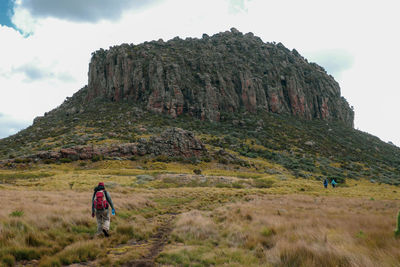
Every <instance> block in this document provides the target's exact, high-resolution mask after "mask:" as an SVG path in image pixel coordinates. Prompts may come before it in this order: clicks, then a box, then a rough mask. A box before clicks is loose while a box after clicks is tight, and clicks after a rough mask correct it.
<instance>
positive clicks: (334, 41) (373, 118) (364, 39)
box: [0, 0, 400, 146]
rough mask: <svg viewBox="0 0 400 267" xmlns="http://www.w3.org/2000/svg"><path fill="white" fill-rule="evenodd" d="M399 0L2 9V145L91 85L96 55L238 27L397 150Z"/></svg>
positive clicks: (165, 0)
mask: <svg viewBox="0 0 400 267" xmlns="http://www.w3.org/2000/svg"><path fill="white" fill-rule="evenodd" d="M398 2H399V1H398V0H380V1H375V0H373V1H372V0H351V1H349V0H336V1H327V0H302V1H298V0H280V1H276V0H202V1H197V0H85V1H82V0H68V1H64V0H0V138H3V137H6V136H9V135H11V134H15V133H16V132H18V131H19V130H21V129H23V128H25V127H27V126H29V125H31V124H32V122H33V119H34V118H35V117H37V116H42V115H43V114H44V113H45V112H47V111H50V110H51V109H53V108H56V107H57V106H59V105H60V104H61V103H62V102H63V101H64V100H65V98H66V97H69V96H72V94H74V93H75V92H77V91H78V90H79V89H80V88H82V87H84V86H85V85H86V84H87V82H88V77H87V73H88V64H89V61H90V57H91V53H92V52H94V51H96V50H98V49H100V48H104V49H107V48H109V47H110V46H113V45H119V44H122V43H133V44H139V43H142V42H144V41H151V40H158V39H159V38H162V39H163V40H164V41H167V40H169V39H172V38H174V37H176V36H179V37H180V38H186V37H198V38H201V36H202V34H203V33H207V34H208V35H213V34H215V33H218V32H221V31H226V30H229V29H230V28H231V27H235V28H237V29H238V30H239V31H241V32H244V33H246V32H253V33H254V34H255V35H256V36H259V37H260V38H261V39H262V40H263V41H264V42H273V41H274V42H282V43H283V44H284V45H285V46H286V47H287V48H289V49H293V48H295V49H296V50H297V51H298V52H299V53H300V54H302V55H303V56H304V57H306V58H307V59H308V60H309V61H311V62H316V63H317V64H319V65H321V66H322V67H324V68H325V69H326V70H327V72H328V73H329V74H331V75H332V76H333V77H334V78H335V79H336V80H337V81H338V82H339V84H340V87H341V92H342V96H344V97H345V98H346V99H347V101H348V102H349V103H350V105H351V106H353V107H354V111H355V128H356V129H359V130H362V131H364V132H368V133H370V134H373V135H375V136H378V137H379V138H381V139H382V140H383V141H385V142H388V141H391V142H393V143H394V144H396V145H397V146H400V134H399V133H400V117H399V115H400V112H399V111H400V105H399V104H398V102H399V100H400V88H399V87H400V83H399V82H398V77H400V75H399V71H400V68H399V66H398V64H399V63H400V53H399V52H398V49H399V48H400V35H399V26H400V16H398V10H400V9H399V7H400V3H398Z"/></svg>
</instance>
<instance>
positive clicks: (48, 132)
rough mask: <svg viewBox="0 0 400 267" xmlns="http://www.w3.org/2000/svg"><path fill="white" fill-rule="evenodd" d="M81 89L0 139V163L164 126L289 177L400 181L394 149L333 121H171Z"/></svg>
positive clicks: (131, 138) (244, 116)
mask: <svg viewBox="0 0 400 267" xmlns="http://www.w3.org/2000/svg"><path fill="white" fill-rule="evenodd" d="M85 92H86V90H85V88H84V89H83V90H81V91H80V92H78V93H77V94H75V95H74V96H73V97H72V98H69V99H67V100H66V101H65V102H64V103H63V104H62V105H61V106H60V107H59V108H57V109H55V110H53V111H51V112H49V113H47V114H46V116H44V117H40V118H37V119H36V120H35V123H34V124H33V125H32V126H31V127H28V128H27V129H25V130H23V131H21V132H20V133H18V134H16V135H14V136H11V137H9V138H5V139H2V140H0V158H2V159H3V160H7V159H14V162H16V163H18V162H20V163H23V164H24V163H25V164H32V163H29V160H23V158H24V157H25V156H27V155H31V154H35V153H38V152H39V151H52V150H57V149H60V148H68V147H73V146H77V145H81V146H82V145H93V146H96V145H112V144H123V143H132V142H137V141H138V140H139V139H141V138H147V139H148V138H149V137H150V136H157V135H159V134H160V133H161V132H162V131H164V130H165V129H167V128H170V127H179V128H182V129H185V130H189V131H192V132H193V133H194V134H195V136H196V137H197V138H199V139H200V140H201V141H202V142H203V143H204V144H206V145H207V148H208V150H209V151H210V152H212V151H218V150H221V149H223V150H225V151H227V152H228V153H230V154H233V155H236V156H239V157H242V159H244V161H248V162H250V161H252V159H257V158H258V159H263V160H267V161H268V162H270V163H271V164H274V165H276V166H279V167H280V168H284V169H286V170H288V171H290V172H291V173H292V174H293V175H294V176H296V177H300V178H310V179H324V178H326V177H329V178H336V180H337V181H339V182H341V183H344V182H345V180H346V179H362V178H364V179H368V180H373V181H375V182H383V183H387V184H394V185H397V184H399V183H400V149H399V148H397V147H396V146H394V145H391V144H388V143H384V142H382V141H381V140H379V139H378V138H377V137H374V136H372V135H370V134H367V133H364V132H361V131H358V130H355V129H353V128H351V127H347V126H345V125H343V124H342V123H340V122H326V121H321V120H312V121H307V120H302V119H300V118H297V117H292V116H284V115H277V114H271V113H263V112H259V113H258V114H249V113H246V112H242V113H226V114H222V116H221V121H220V122H209V121H201V120H198V119H193V118H191V117H188V116H184V115H183V116H180V117H178V118H171V117H168V116H166V115H159V114H155V113H151V112H148V111H144V110H142V109H141V108H140V107H137V106H134V105H132V103H128V102H119V103H115V102H110V101H105V100H97V101H95V102H92V103H86V104H85V101H84V98H85ZM145 157H147V158H152V156H151V155H149V156H145ZM97 160H98V159H97ZM165 160H174V161H182V160H186V161H187V160H189V161H193V162H202V161H203V162H204V161H210V160H215V161H219V162H220V163H227V160H226V159H225V158H223V157H220V156H219V154H218V153H210V156H209V157H207V158H204V157H203V158H197V159H196V158H192V159H182V158H175V159H174V158H172V159H171V158H169V159H165ZM48 163H51V161H49V162H48ZM238 164H239V163H238ZM240 164H242V165H243V162H242V163H240ZM256 165H257V164H256ZM258 168H262V167H261V166H258ZM265 172H272V173H273V172H275V170H274V169H272V170H270V169H266V170H265Z"/></svg>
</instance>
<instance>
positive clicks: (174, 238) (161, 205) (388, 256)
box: [0, 159, 400, 266]
mask: <svg viewBox="0 0 400 267" xmlns="http://www.w3.org/2000/svg"><path fill="white" fill-rule="evenodd" d="M254 162H255V163H256V165H257V169H256V168H242V167H238V168H234V166H229V165H221V164H218V163H215V162H210V163H204V162H203V163H201V164H198V165H193V164H180V163H164V162H162V163H161V162H152V161H100V162H81V161H79V162H72V163H67V164H61V165H36V166H35V167H31V168H21V169H16V170H0V177H2V178H3V179H4V181H0V182H2V183H1V184H0V203H2V209H0V264H3V265H9V266H12V265H13V264H15V263H18V264H20V263H23V262H24V261H28V263H32V262H33V261H34V260H38V264H40V265H42V266H59V265H62V264H71V263H74V262H82V261H83V262H84V261H90V262H91V264H93V265H105V266H107V265H108V266H118V265H121V264H123V263H124V262H127V261H131V260H132V259H137V258H140V257H144V256H145V255H146V254H147V253H148V251H149V250H150V249H151V247H152V244H153V243H154V242H155V237H154V236H155V235H157V231H158V230H159V229H160V225H163V223H165V220H166V218H167V217H168V216H172V215H171V214H177V217H176V221H175V222H174V223H173V224H172V225H171V227H173V228H174V229H173V231H172V233H171V236H170V237H169V244H168V245H167V246H166V247H165V248H164V249H163V251H162V253H161V254H160V255H159V257H158V258H157V262H158V263H160V264H162V265H172V266H174V265H189V266H190V265H196V264H197V265H199V266H260V265H263V266H400V252H399V250H398V246H399V245H400V243H399V242H400V241H399V240H397V239H395V238H394V234H393V231H394V229H395V224H396V222H395V219H396V216H397V212H398V207H399V204H400V202H399V198H400V197H399V194H400V191H399V189H398V187H396V186H390V185H384V184H376V183H370V182H368V181H365V180H360V181H353V180H348V181H347V185H346V186H345V187H338V188H335V189H332V188H329V189H324V188H323V186H322V182H320V181H316V180H314V179H295V178H294V177H292V176H291V175H290V174H289V173H288V172H286V171H285V170H284V169H276V168H274V166H273V165H271V164H270V163H268V162H265V161H264V160H260V159H254ZM264 167H266V168H274V169H276V170H278V171H279V173H278V174H268V173H264V171H263V170H264V169H263V168H264ZM194 169H201V170H202V173H203V175H204V176H196V175H194V174H193V170H194ZM143 174H147V175H151V176H153V177H154V178H155V180H154V181H148V182H145V183H138V182H137V178H136V176H137V175H143ZM189 174H190V175H189ZM179 175H183V177H184V179H186V180H187V182H185V183H183V182H182V183H178V182H171V179H169V180H168V179H166V178H171V177H180V176H179ZM196 179H199V181H200V182H196V181H192V180H196ZM220 179H223V180H224V181H226V183H227V184H226V185H225V184H224V186H223V187H219V186H218V185H219V184H218V183H217V182H215V181H218V180H220ZM99 181H103V182H105V183H106V187H107V189H108V190H109V191H110V193H111V195H112V198H113V201H114V203H115V206H116V210H117V216H114V217H112V219H111V233H112V236H111V238H109V239H100V242H98V241H99V240H98V239H96V238H95V237H94V233H95V231H96V222H95V219H93V218H91V216H90V214H91V210H90V201H91V196H92V192H93V187H94V186H95V185H97V183H98V182H99ZM201 181H205V182H201ZM183 185H184V186H183ZM239 185H240V186H239ZM258 185H261V186H258ZM264 185H268V186H267V187H268V188H257V187H263V186H264Z"/></svg>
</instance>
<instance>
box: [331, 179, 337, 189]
mask: <svg viewBox="0 0 400 267" xmlns="http://www.w3.org/2000/svg"><path fill="white" fill-rule="evenodd" d="M331 184H332V187H333V188H335V187H336V184H337V183H336V182H335V179H333V178H332V182H331Z"/></svg>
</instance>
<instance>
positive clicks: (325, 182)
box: [324, 178, 329, 188]
mask: <svg viewBox="0 0 400 267" xmlns="http://www.w3.org/2000/svg"><path fill="white" fill-rule="evenodd" d="M328 184H329V182H328V179H326V178H325V180H324V187H325V188H328Z"/></svg>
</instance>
